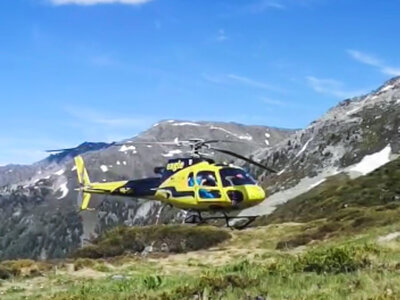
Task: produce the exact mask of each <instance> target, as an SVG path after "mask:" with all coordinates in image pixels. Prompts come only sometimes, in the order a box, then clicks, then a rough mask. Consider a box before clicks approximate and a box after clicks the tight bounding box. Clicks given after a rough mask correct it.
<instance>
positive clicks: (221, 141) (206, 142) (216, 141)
mask: <svg viewBox="0 0 400 300" xmlns="http://www.w3.org/2000/svg"><path fill="white" fill-rule="evenodd" d="M216 143H229V144H237V143H243V144H245V143H246V142H244V141H229V140H209V141H205V142H203V143H202V144H216Z"/></svg>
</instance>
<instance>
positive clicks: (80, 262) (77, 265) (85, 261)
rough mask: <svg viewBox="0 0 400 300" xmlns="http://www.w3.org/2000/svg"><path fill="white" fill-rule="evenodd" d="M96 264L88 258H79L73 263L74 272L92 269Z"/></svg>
mask: <svg viewBox="0 0 400 300" xmlns="http://www.w3.org/2000/svg"><path fill="white" fill-rule="evenodd" d="M95 264H96V262H95V261H94V260H91V259H89V258H79V259H77V260H76V261H75V262H74V270H75V271H79V270H82V269H85V268H93V267H94V266H95Z"/></svg>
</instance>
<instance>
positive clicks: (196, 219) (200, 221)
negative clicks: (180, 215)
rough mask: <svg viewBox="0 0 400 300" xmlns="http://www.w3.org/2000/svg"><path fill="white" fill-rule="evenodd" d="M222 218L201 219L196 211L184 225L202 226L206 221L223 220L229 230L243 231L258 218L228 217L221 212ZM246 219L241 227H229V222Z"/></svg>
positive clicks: (199, 213)
mask: <svg viewBox="0 0 400 300" xmlns="http://www.w3.org/2000/svg"><path fill="white" fill-rule="evenodd" d="M222 214H223V215H222V216H212V217H203V216H202V215H201V212H199V211H196V212H194V214H192V215H190V216H188V217H187V218H186V219H185V221H184V223H186V224H198V225H199V224H204V223H207V221H212V220H225V224H226V227H228V228H231V229H244V228H246V227H247V226H249V225H250V224H251V223H253V222H254V221H255V220H256V219H257V217H258V216H240V217H237V216H229V215H228V214H227V213H225V212H222ZM243 219H247V222H245V223H244V224H241V225H231V224H230V223H229V222H230V221H231V220H243Z"/></svg>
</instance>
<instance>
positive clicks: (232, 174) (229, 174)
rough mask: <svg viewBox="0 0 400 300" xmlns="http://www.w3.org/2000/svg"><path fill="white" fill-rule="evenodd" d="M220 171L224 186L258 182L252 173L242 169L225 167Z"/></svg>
mask: <svg viewBox="0 0 400 300" xmlns="http://www.w3.org/2000/svg"><path fill="white" fill-rule="evenodd" d="M219 172H220V175H221V179H222V185H223V186H224V187H227V186H237V185H248V184H256V181H255V180H254V179H253V178H252V177H251V176H250V174H248V173H246V172H245V171H243V170H241V169H235V168H224V169H221V170H220V171H219Z"/></svg>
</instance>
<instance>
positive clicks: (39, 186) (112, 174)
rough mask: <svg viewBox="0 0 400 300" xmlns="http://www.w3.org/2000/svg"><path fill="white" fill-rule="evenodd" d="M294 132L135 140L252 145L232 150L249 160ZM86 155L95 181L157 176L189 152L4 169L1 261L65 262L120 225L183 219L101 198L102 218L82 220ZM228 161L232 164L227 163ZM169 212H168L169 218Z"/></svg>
mask: <svg viewBox="0 0 400 300" xmlns="http://www.w3.org/2000/svg"><path fill="white" fill-rule="evenodd" d="M292 133H293V131H292V130H282V129H275V128H268V127H262V126H244V125H240V124H234V123H215V122H197V123H194V122H187V121H172V120H171V121H164V122H161V123H159V124H155V125H154V126H153V127H152V128H150V129H149V130H147V131H145V132H143V133H141V134H140V135H138V136H136V137H133V138H131V139H129V140H134V141H142V142H143V141H149V142H150V141H173V140H175V139H179V140H184V139H189V138H205V139H229V140H234V141H242V142H243V141H244V142H246V143H238V144H237V145H229V147H230V149H233V150H234V151H237V152H239V153H241V154H244V155H249V154H250V153H252V152H254V151H256V150H257V149H260V148H265V147H271V146H274V145H276V144H277V143H279V142H280V141H282V140H283V139H285V138H286V137H288V136H289V135H291V134H292ZM78 154H83V156H84V159H85V161H86V164H87V168H88V172H89V174H90V177H91V180H93V181H100V182H101V181H106V180H107V181H111V180H125V179H129V178H141V177H145V176H154V174H153V169H154V167H155V166H162V165H164V164H165V162H166V161H167V160H168V159H170V158H173V157H179V156H184V155H185V153H184V152H182V149H174V148H171V147H161V146H156V145H150V144H149V145H146V144H140V145H137V146H132V145H130V144H126V145H123V146H119V147H115V146H110V144H105V143H84V144H82V145H80V146H79V147H78V149H74V150H66V151H64V152H61V153H59V154H56V155H51V156H49V157H48V158H47V159H45V160H43V161H40V162H38V163H35V164H33V165H31V166H15V165H12V166H5V167H1V168H0V186H2V187H1V188H0V259H9V258H16V257H19V258H20V257H31V258H42V259H45V258H54V257H63V256H65V255H66V254H67V253H69V252H70V251H71V250H72V249H75V248H77V247H78V246H80V245H81V244H82V241H85V240H87V239H91V238H92V237H93V236H94V235H96V234H97V233H98V232H101V231H103V230H104V229H105V228H108V227H110V226H114V225H116V224H127V225H135V224H136V225H138V224H139V225H143V224H154V223H158V222H160V223H161V222H173V221H174V220H177V221H179V220H180V218H179V217H180V212H179V211H177V210H174V209H170V208H162V207H161V206H160V204H159V203H156V202H147V201H143V200H140V199H137V200H127V199H116V198H112V199H110V198H107V197H100V196H99V197H94V199H93V200H94V201H92V204H93V206H96V207H97V210H96V211H95V212H85V213H82V214H78V213H77V207H76V198H77V192H76V191H75V190H74V189H75V188H76V186H77V182H76V174H75V168H74V165H73V162H72V158H73V157H74V156H76V155H78ZM219 159H221V160H230V158H227V157H219ZM161 209H163V210H162V211H161Z"/></svg>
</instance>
